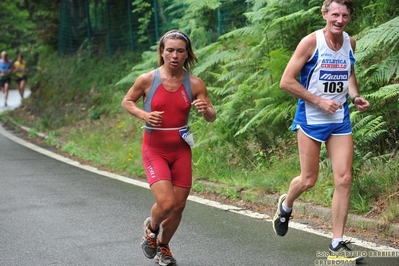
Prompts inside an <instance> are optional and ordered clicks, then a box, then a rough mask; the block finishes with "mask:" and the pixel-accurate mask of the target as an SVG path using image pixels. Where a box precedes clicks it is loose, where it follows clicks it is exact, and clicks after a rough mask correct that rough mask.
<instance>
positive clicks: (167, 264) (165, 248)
mask: <svg viewBox="0 0 399 266" xmlns="http://www.w3.org/2000/svg"><path fill="white" fill-rule="evenodd" d="M154 260H155V261H156V262H158V264H159V265H161V266H175V265H176V263H177V262H176V259H175V258H173V256H172V252H170V249H169V245H164V244H159V245H158V252H157V255H156V256H155V258H154Z"/></svg>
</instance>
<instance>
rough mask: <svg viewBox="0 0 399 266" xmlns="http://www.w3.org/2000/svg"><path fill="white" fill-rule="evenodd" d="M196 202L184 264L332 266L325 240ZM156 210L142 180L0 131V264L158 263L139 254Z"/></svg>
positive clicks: (178, 243)
mask: <svg viewBox="0 0 399 266" xmlns="http://www.w3.org/2000/svg"><path fill="white" fill-rule="evenodd" d="M191 199H192V200H190V201H189V202H188V204H187V207H186V210H185V212H184V217H183V221H182V224H181V226H180V228H179V229H178V232H177V234H176V235H175V237H174V239H173V240H172V242H171V243H170V246H171V250H172V252H173V255H174V257H175V258H176V259H177V261H178V265H179V266H189V265H190V266H209V265H215V266H218V265H222V266H223V265H270V266H274V265H287V266H291V265H292V266H294V265H295V266H298V265H299V266H305V265H331V264H326V263H327V261H326V260H325V257H324V254H325V253H326V251H327V249H328V245H329V243H330V239H329V238H328V237H325V236H323V235H319V234H314V233H310V232H308V231H304V230H298V229H295V228H290V230H289V232H288V234H287V235H286V236H285V237H278V236H276V235H275V234H274V232H273V229H272V225H271V223H270V220H269V219H259V218H254V217H251V216H248V215H244V214H242V213H236V212H234V208H231V209H232V210H233V211H229V210H227V209H228V208H229V207H228V206H227V207H226V206H222V208H217V207H214V206H209V205H208V204H204V203H209V201H204V203H201V200H200V199H198V198H195V197H192V198H191ZM211 203H212V202H211ZM152 204H153V197H152V195H151V192H150V190H149V189H148V188H147V185H146V184H145V183H143V182H140V181H138V180H134V179H131V178H127V177H121V176H118V175H115V174H111V173H106V172H103V171H98V170H97V169H95V168H93V167H90V166H84V165H80V164H79V163H77V162H74V161H71V160H70V159H67V158H63V157H61V156H59V155H55V154H53V153H51V152H50V151H48V150H45V149H42V148H40V147H37V146H35V145H32V144H30V143H26V142H25V141H23V140H21V139H19V138H17V137H15V136H14V134H11V132H8V131H6V130H4V128H2V127H0V254H1V255H0V265H1V266H3V265H4V266H14V265H15V266H25V265H26V266H45V265H74V266H80V265H82V266H85V265H93V266H101V265H112V266H124V265H131V266H147V265H148V266H152V265H156V264H155V263H154V262H153V261H152V260H149V259H147V258H145V257H144V255H143V254H142V253H141V249H140V239H141V237H142V234H143V229H142V223H143V221H144V219H145V218H146V217H147V216H148V215H149V209H150V207H151V205H152ZM216 205H217V204H216ZM355 242H356V241H355ZM356 244H357V243H356ZM359 244H360V243H359ZM352 248H353V250H354V251H358V252H364V253H365V254H366V255H367V257H366V258H365V260H364V262H363V263H362V264H361V265H373V266H374V265H376V266H388V265H389V266H392V265H399V257H398V255H399V251H398V250H394V249H390V248H388V247H383V248H381V247H379V248H377V247H376V248H372V247H367V246H364V245H363V244H362V246H357V245H353V246H352ZM383 252H385V253H383ZM386 255H390V256H393V257H389V258H386V257H384V256H386ZM315 262H317V263H319V264H315ZM323 263H324V264H323ZM340 265H342V264H340Z"/></svg>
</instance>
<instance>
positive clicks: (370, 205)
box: [0, 55, 399, 222]
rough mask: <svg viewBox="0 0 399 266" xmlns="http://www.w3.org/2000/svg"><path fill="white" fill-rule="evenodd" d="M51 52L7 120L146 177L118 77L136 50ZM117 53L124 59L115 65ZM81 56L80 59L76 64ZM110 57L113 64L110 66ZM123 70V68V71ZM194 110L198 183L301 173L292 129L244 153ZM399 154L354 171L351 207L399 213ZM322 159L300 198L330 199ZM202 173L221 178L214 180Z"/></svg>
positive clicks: (229, 194)
mask: <svg viewBox="0 0 399 266" xmlns="http://www.w3.org/2000/svg"><path fill="white" fill-rule="evenodd" d="M52 58H53V57H49V58H47V59H46V60H45V61H43V62H41V64H43V65H44V66H43V69H45V71H46V72H44V73H42V76H41V77H40V78H38V81H37V82H38V83H40V86H41V87H40V88H39V91H38V93H33V94H32V95H31V97H30V98H29V99H26V100H25V101H24V103H23V105H22V106H21V107H20V108H17V109H16V110H13V111H10V112H5V113H2V114H1V115H0V119H1V120H2V121H3V122H6V121H10V119H11V118H12V119H13V120H14V121H16V122H17V123H18V124H21V125H24V126H27V127H31V128H32V131H31V132H30V133H29V136H30V137H38V136H37V135H38V133H46V134H47V136H48V137H47V139H46V141H47V143H48V144H49V145H52V146H55V147H57V148H59V149H61V150H62V151H64V152H66V153H68V154H70V155H73V156H75V157H77V158H80V159H82V160H85V161H89V162H91V163H93V164H94V165H96V166H97V167H99V168H106V169H107V170H109V171H113V172H116V173H119V174H123V175H126V176H129V177H132V178H139V179H145V174H144V170H143V166H142V162H141V142H142V136H143V129H142V128H141V127H142V125H143V122H142V121H141V120H139V119H137V118H134V117H132V116H131V115H129V114H128V113H126V112H125V111H124V110H122V107H121V106H120V103H121V101H122V98H123V96H124V94H125V93H126V92H127V90H128V89H129V87H130V85H129V84H125V85H123V86H118V87H116V86H114V85H113V84H115V83H116V82H117V81H119V80H120V79H121V78H122V77H124V76H126V73H127V72H129V70H130V68H131V65H132V64H133V63H134V62H133V61H134V55H129V56H120V57H118V58H114V59H112V60H113V61H112V62H111V59H106V60H105V62H98V61H96V60H94V59H93V60H91V59H90V58H81V59H80V60H78V59H76V58H62V59H59V58H57V57H55V58H53V60H52ZM130 60H133V61H130ZM77 61H79V62H77ZM114 61H115V62H118V63H119V61H121V62H122V63H121V65H117V64H115V62H114ZM77 63H79V64H81V65H82V66H80V67H77V68H75V67H74V66H75V65H76V64H77ZM46 65H48V66H50V67H49V68H46V67H45V66H46ZM110 65H115V68H112V70H110V68H109V66H110ZM92 69H96V71H92ZM122 70H124V71H125V72H124V73H120V72H122ZM110 72H111V73H110ZM57 75H58V76H59V77H57ZM55 77H56V78H55ZM52 78H53V79H52ZM55 86H57V89H56V90H54V89H53V88H54V87H55ZM70 86H73V88H71V87H70ZM65 99H67V101H66V100H65ZM216 108H217V106H216ZM190 115H191V118H192V119H191V121H192V122H191V123H190V128H191V130H192V132H193V134H194V138H195V142H196V146H195V147H194V148H193V149H192V152H193V177H194V182H193V190H195V191H197V192H204V191H209V190H211V191H210V192H213V193H218V194H219V195H221V196H222V197H226V198H231V199H233V200H234V199H238V198H239V197H240V192H241V191H243V190H248V191H251V192H252V193H253V192H254V191H255V192H256V191H259V193H260V194H262V193H267V194H273V193H286V192H287V190H288V187H289V184H290V182H291V180H292V178H294V177H295V176H297V175H299V173H300V168H299V158H298V151H297V146H296V141H295V135H294V134H293V135H292V138H291V139H286V140H279V141H280V142H279V143H277V144H276V146H275V147H272V148H270V150H267V151H264V150H262V149H260V148H259V147H258V145H257V144H256V143H251V142H250V141H247V142H246V143H245V145H246V146H247V147H246V151H247V153H243V152H242V150H243V149H241V148H242V147H237V146H235V144H232V143H227V142H225V141H221V140H220V138H218V135H217V132H221V131H223V130H221V128H223V126H224V125H221V123H218V122H215V123H205V122H204V121H203V119H202V118H201V116H200V115H198V114H197V113H195V112H194V111H193V113H192V114H190ZM398 159H399V158H398V156H397V155H396V156H393V157H392V158H391V159H390V160H389V161H387V162H383V161H382V160H376V161H370V162H368V163H367V164H364V165H363V166H362V168H361V171H356V175H355V176H354V177H353V186H352V192H351V193H352V194H351V212H352V213H358V214H367V213H369V212H372V211H375V209H376V206H377V203H378V202H380V201H385V202H386V206H385V208H384V209H383V210H381V212H380V213H378V215H379V216H381V215H380V214H381V213H382V216H381V219H384V221H385V222H389V221H391V222H392V221H396V222H398V221H399V214H398V213H399V211H397V209H398V208H397V207H398V204H397V201H398V196H397V194H398V191H399V174H398V173H399V171H398V170H399V169H398V168H399V167H398V163H397V162H398V161H399V160H398ZM321 165H322V167H320V174H319V180H318V181H317V184H316V186H315V187H314V188H312V189H311V190H309V191H307V192H305V193H304V194H303V195H302V196H301V197H300V199H301V200H304V201H308V202H312V203H314V204H319V205H323V206H330V205H331V200H332V195H333V193H334V183H333V178H332V173H331V169H330V168H329V166H328V165H327V166H323V164H321ZM199 181H208V182H213V183H216V184H219V185H220V186H215V187H213V188H209V187H207V186H205V185H204V184H203V183H202V182H199ZM243 200H244V201H255V200H258V197H256V196H254V194H247V196H246V197H245V198H244V199H243ZM395 200H396V202H395ZM395 207H396V209H395ZM376 217H377V216H376Z"/></svg>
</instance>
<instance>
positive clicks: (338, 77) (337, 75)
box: [320, 71, 349, 81]
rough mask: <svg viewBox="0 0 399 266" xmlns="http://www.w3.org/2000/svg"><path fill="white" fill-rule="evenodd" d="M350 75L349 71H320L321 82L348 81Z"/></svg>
mask: <svg viewBox="0 0 399 266" xmlns="http://www.w3.org/2000/svg"><path fill="white" fill-rule="evenodd" d="M348 79H349V75H348V72H347V71H331V72H327V71H320V80H328V81H331V80H334V81H347V80H348Z"/></svg>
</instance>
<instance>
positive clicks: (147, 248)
mask: <svg viewBox="0 0 399 266" xmlns="http://www.w3.org/2000/svg"><path fill="white" fill-rule="evenodd" d="M150 225H151V218H150V217H148V218H147V219H146V220H145V221H144V236H143V240H142V241H141V249H142V250H143V253H144V256H146V257H147V258H149V259H153V258H154V257H155V255H156V254H157V237H158V232H159V230H158V232H153V231H151V229H150Z"/></svg>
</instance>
